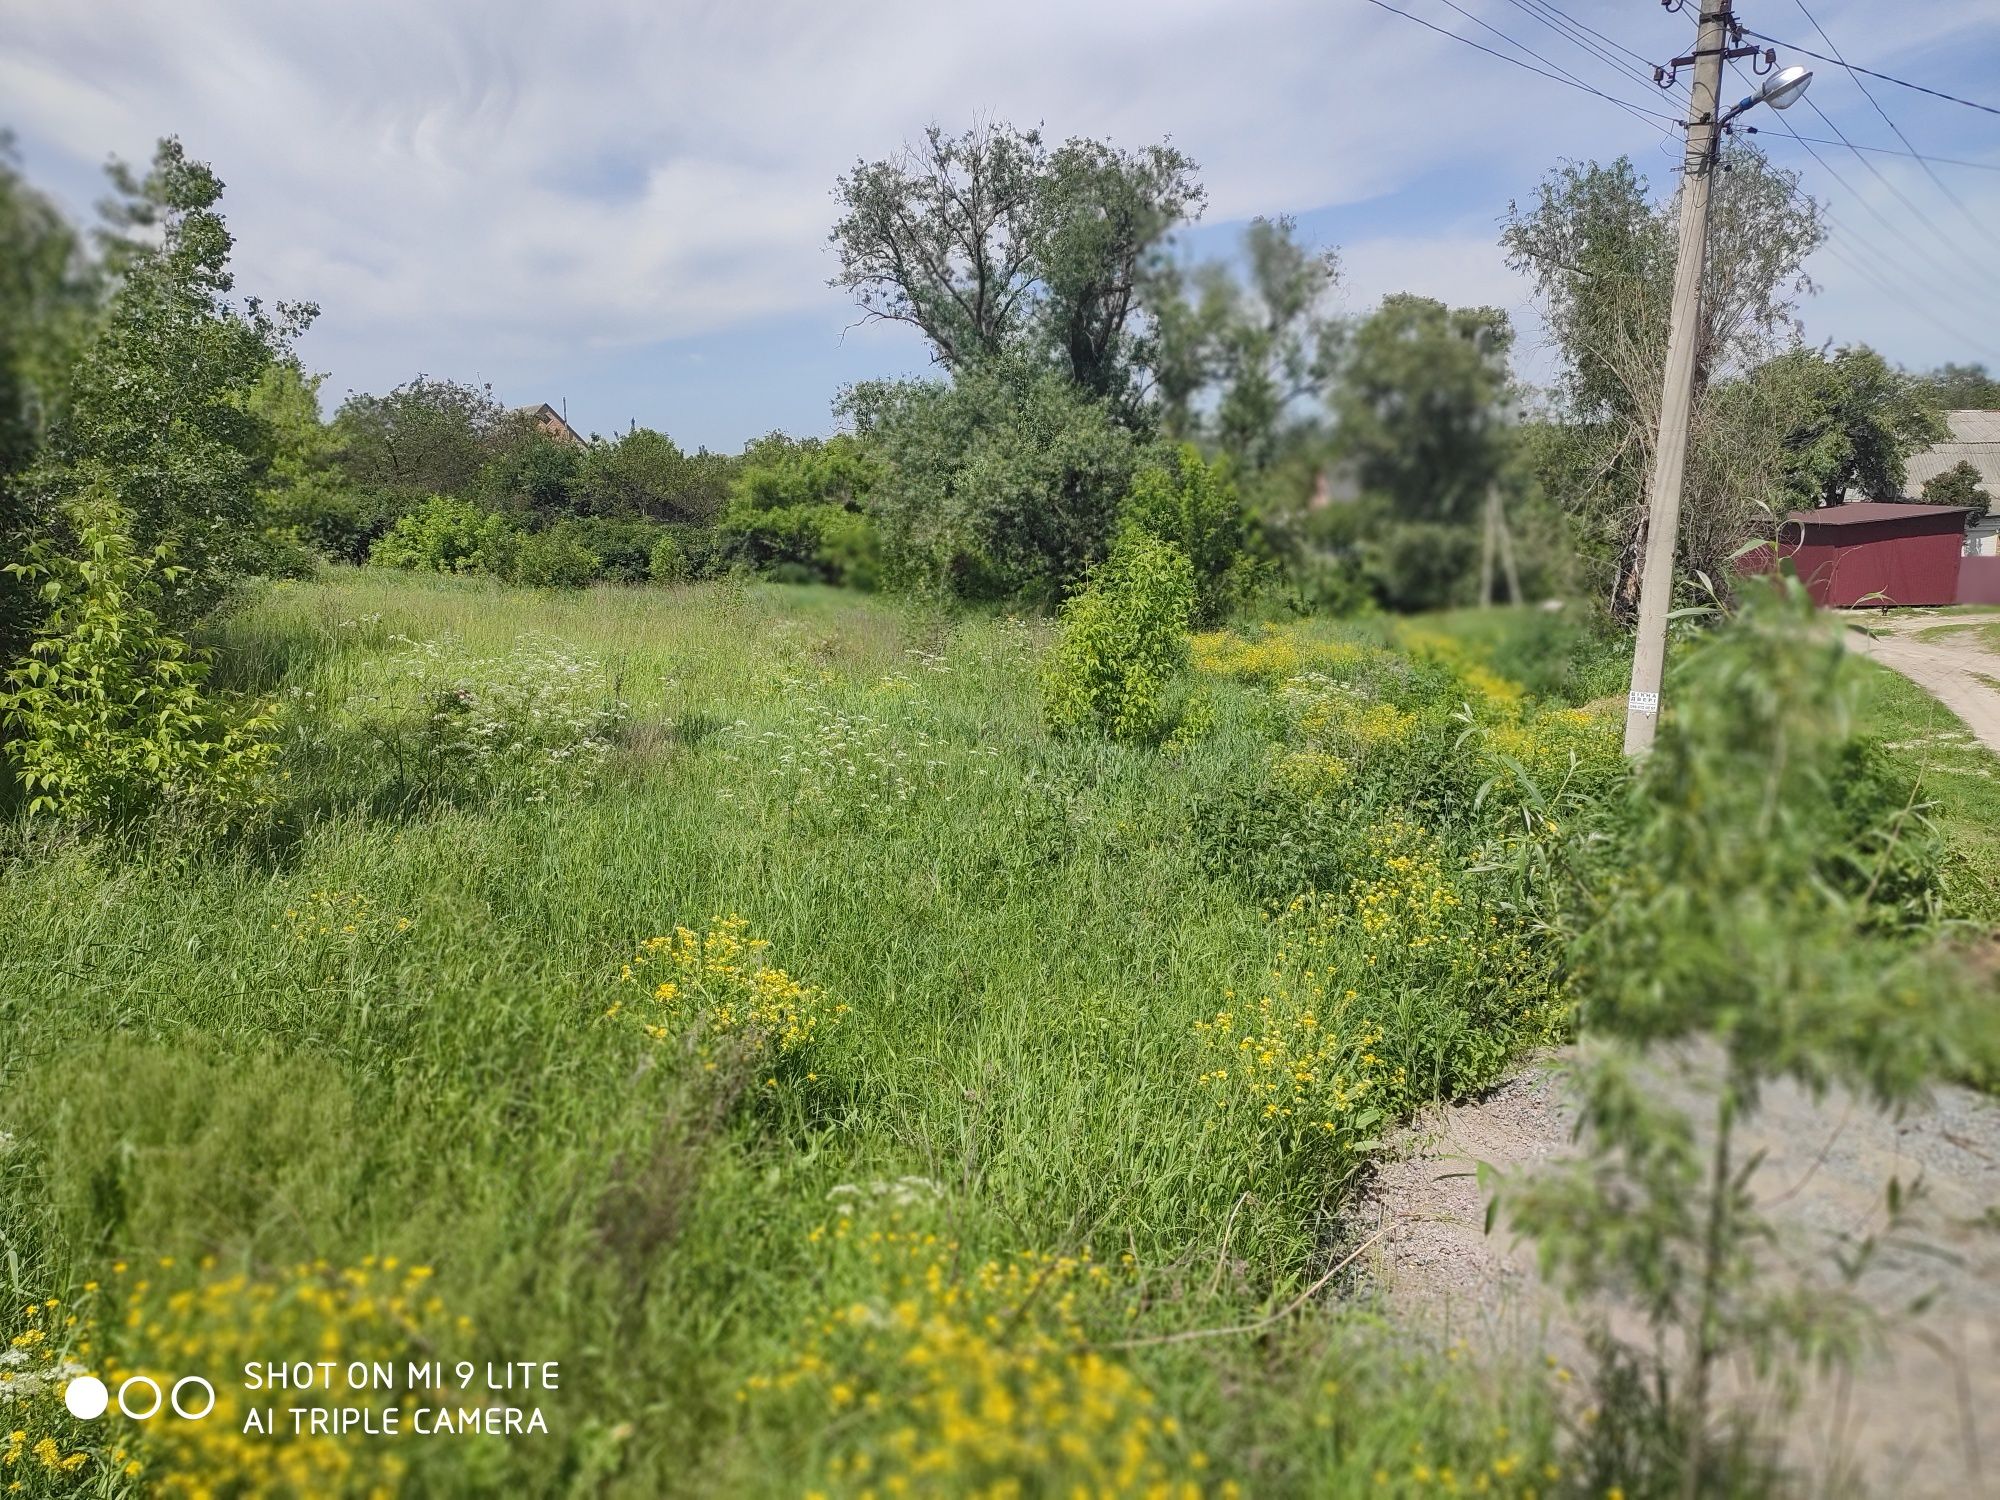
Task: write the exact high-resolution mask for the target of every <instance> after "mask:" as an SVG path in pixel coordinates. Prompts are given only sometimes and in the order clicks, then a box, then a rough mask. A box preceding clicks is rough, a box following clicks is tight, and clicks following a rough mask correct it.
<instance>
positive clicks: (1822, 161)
mask: <svg viewBox="0 0 2000 1500" xmlns="http://www.w3.org/2000/svg"><path fill="white" fill-rule="evenodd" d="M1730 67H1731V68H1732V69H1733V70H1734V71H1735V73H1736V74H1737V76H1738V77H1742V76H1743V70H1742V68H1740V67H1738V66H1737V65H1736V64H1734V63H1731V64H1730ZM1745 81H1746V82H1748V81H1749V80H1748V79H1745ZM1778 123H1779V125H1780V126H1781V127H1782V128H1783V129H1784V131H1785V133H1786V134H1787V135H1788V136H1790V137H1791V138H1792V139H1793V140H1795V141H1797V142H1798V143H1799V144H1800V145H1802V146H1804V147H1805V148H1806V153H1807V155H1809V156H1811V157H1812V159H1813V160H1814V161H1816V162H1818V163H1819V165H1820V167H1821V169H1822V170H1824V171H1825V172H1826V174H1827V175H1828V176H1829V177H1831V178H1832V179H1833V180H1834V181H1835V182H1836V183H1838V184H1839V185H1840V187H1841V188H1842V189H1843V190H1844V191H1845V192H1846V193H1847V194H1848V195H1849V197H1850V198H1852V199H1853V200H1854V201H1855V202H1857V203H1859V204H1860V205H1861V206H1862V207H1863V208H1864V209H1866V210H1867V211H1868V212H1869V214H1871V215H1872V216H1873V217H1874V219H1875V221H1876V222H1877V223H1879V224H1880V225H1881V226H1882V227H1883V228H1884V229H1886V230H1888V231H1889V234H1890V235H1891V237H1892V238H1895V239H1897V240H1899V241H1901V242H1902V243H1904V244H1905V245H1907V246H1908V247H1909V248H1910V249H1912V250H1914V251H1915V252H1917V253H1918V254H1919V255H1923V256H1925V257H1927V258H1928V259H1929V261H1930V264H1931V266H1932V267H1933V268H1935V270H1936V271H1937V272H1938V273H1939V274H1941V275H1942V276H1943V277H1944V281H1943V282H1942V283H1937V284H1933V283H1930V282H1915V281H1914V278H1913V277H1912V276H1911V274H1910V273H1911V271H1912V270H1913V269H1915V268H1914V267H1913V266H1912V265H1911V263H1910V261H1909V260H1908V259H1903V260H1898V259H1897V258H1896V257H1895V256H1892V255H1890V254H1888V253H1886V252H1884V251H1883V250H1882V249H1881V248H1880V247H1879V246H1877V245H1875V244H1874V243H1873V242H1871V241H1869V240H1866V239H1864V238H1862V236H1860V235H1859V234H1857V233H1855V232H1854V230H1853V229H1852V228H1850V229H1848V230H1847V231H1845V233H1846V237H1847V238H1848V239H1849V240H1850V241H1852V242H1853V244H1854V246H1855V248H1857V249H1859V250H1862V251H1865V252H1867V253H1868V254H1869V255H1871V256H1873V257H1875V258H1876V259H1877V260H1878V261H1879V262H1881V263H1882V265H1883V266H1885V267H1888V268H1890V269H1889V274H1890V275H1891V276H1892V277H1895V278H1898V279H1899V280H1900V281H1901V283H1902V285H1903V287H1904V288H1905V290H1904V291H1903V292H1901V293H1898V292H1896V291H1895V290H1893V289H1892V288H1891V287H1890V286H1889V285H1888V284H1887V283H1886V282H1885V281H1883V279H1882V278H1880V277H1878V276H1873V275H1870V276H1869V279H1870V280H1871V281H1873V282H1874V283H1875V285H1876V286H1877V287H1878V288H1880V289H1881V290H1883V291H1884V292H1887V293H1888V294H1889V295H1890V296H1891V297H1892V298H1893V299H1894V300H1897V301H1899V302H1901V303H1902V304H1903V305H1904V306H1905V307H1908V308H1910V309H1911V310H1912V311H1914V312H1916V314H1917V315H1918V316H1919V317H1921V318H1923V319H1924V320H1925V321H1926V322H1929V323H1932V324H1935V325H1937V326H1939V327H1941V328H1942V327H1945V326H1946V325H1945V324H1944V323H1943V322H1942V321H1941V320H1940V319H1938V318H1937V317H1936V316H1935V315H1934V314H1933V313H1932V312H1931V311H1930V310H1929V309H1928V308H1926V307H1923V306H1921V305H1920V304H1918V303H1916V302H1914V301H1912V300H1911V299H1910V297H1909V295H1908V289H1909V288H1910V287H1911V286H1912V285H1913V284H1914V285H1918V286H1921V287H1922V288H1923V289H1924V290H1925V291H1927V292H1928V293H1929V294H1930V295H1931V296H1932V297H1934V298H1936V299H1937V301H1938V302H1939V303H1940V304H1941V305H1945V306H1957V305H1958V303H1959V302H1960V300H1961V298H1960V296H1959V294H1958V292H1957V291H1956V290H1955V289H1954V287H1953V281H1954V273H1953V272H1952V271H1951V270H1950V269H1949V268H1948V267H1946V266H1945V264H1944V262H1943V261H1941V260H1939V259H1938V258H1937V255H1936V253H1935V252H1934V251H1933V250H1932V249H1931V247H1930V246H1929V245H1927V244H1925V243H1924V242H1923V241H1922V240H1919V239H1917V238H1915V237H1914V236H1912V235H1911V234H1910V233H1909V231H1908V230H1907V229H1905V228H1903V227H1901V226H1899V225H1898V224H1897V223H1896V222H1895V221H1894V220H1892V219H1891V218H1889V216H1888V215H1886V214H1884V213H1883V212H1882V210H1881V209H1879V208H1877V207H1876V206H1875V204H1874V203H1873V202H1872V201H1870V200H1869V199H1868V198H1866V197H1864V196H1863V195H1862V194H1860V193H1859V192H1856V191H1855V189H1854V185H1853V184H1852V183H1850V182H1849V181H1848V180H1847V179H1846V178H1845V177H1843V176H1841V175H1840V173H1839V171H1837V170H1836V169H1835V167H1834V165H1833V163H1831V162H1829V161H1828V160H1827V159H1826V158H1825V157H1823V156H1821V155H1820V154H1819V152H1818V151H1816V150H1814V149H1813V148H1814V146H1816V145H1826V146H1830V145H1833V144H1835V143H1834V142H1832V141H1816V140H1814V139H1813V138H1811V137H1808V136H1802V135H1800V134H1799V133H1798V132H1797V131H1796V130H1794V129H1793V128H1792V125H1791V122H1790V121H1789V120H1787V119H1785V118H1784V117H1783V116H1782V115H1780V116H1778ZM1752 128H1753V129H1754V127H1752ZM1779 180H1780V181H1781V182H1784V183H1785V187H1786V190H1787V191H1788V192H1789V193H1790V194H1791V195H1792V196H1793V197H1794V198H1798V197H1799V196H1800V194H1799V191H1798V188H1797V186H1796V185H1795V184H1794V183H1792V182H1790V181H1788V180H1786V179H1785V178H1783V177H1781V178H1780V179H1779ZM1808 201H1810V200H1808ZM1829 243H1830V242H1829ZM1840 258H1841V259H1845V257H1840ZM1850 263H1851V262H1850ZM1864 274H1866V273H1864ZM1939 286H1943V287H1944V288H1945V289H1944V290H1939ZM1953 333H1954V336H1955V337H1957V338H1960V339H1965V337H1966V336H1965V333H1964V331H1963V330H1962V329H1959V330H1953ZM1967 341H1968V342H1972V343H1977V342H1978V341H1977V340H1967ZM1980 347H1981V348H1982V349H1983V348H1984V347H1985V346H1984V345H1980Z"/></svg>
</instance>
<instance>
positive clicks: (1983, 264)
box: [1806, 95, 2000, 286]
mask: <svg viewBox="0 0 2000 1500" xmlns="http://www.w3.org/2000/svg"><path fill="white" fill-rule="evenodd" d="M1806 107H1807V108H1808V109H1810V110H1811V111H1812V112H1813V113H1814V114H1816V115H1818V116H1819V118H1820V120H1821V122H1822V123H1823V124H1825V125H1826V127H1827V128H1828V129H1830V130H1831V131H1832V132H1833V133H1834V135H1835V136H1837V137H1838V138H1839V141H1840V144H1841V145H1843V146H1845V147H1846V148H1847V149H1848V150H1849V151H1851V152H1853V153H1854V159H1855V160H1856V161H1858V162H1860V163H1861V165H1862V166H1864V167H1866V168H1867V169H1868V174H1869V175H1870V176H1871V177H1873V178H1874V179H1875V180H1876V181H1877V182H1879V183H1881V184H1882V186H1883V187H1885V188H1887V189H1888V190H1889V192H1890V193H1891V194H1892V195H1893V196H1894V197H1895V199H1896V201H1897V202H1898V203H1900V204H1902V205H1903V207H1904V208H1905V209H1907V210H1909V212H1910V215H1911V217H1913V218H1914V219H1915V220H1916V221H1917V222H1918V223H1919V224H1921V225H1922V226H1923V227H1924V228H1925V229H1927V230H1929V231H1930V233H1931V234H1932V236H1933V237H1934V238H1935V239H1936V240H1937V242H1938V243H1939V244H1941V245H1943V246H1944V247H1945V248H1946V249H1948V250H1950V251H1952V252H1953V253H1954V254H1955V255H1957V256H1958V257H1959V258H1960V259H1961V260H1963V261H1964V262H1965V264H1966V265H1967V266H1969V267H1970V268H1971V270H1972V274H1973V275H1974V276H1975V277H1994V285H1995V286H2000V276H1996V275H1995V272H1994V270H1993V267H1992V265H1991V264H1989V263H1988V262H1987V261H1985V260H1982V259H1981V258H1980V257H1978V256H1976V255H1974V254H1973V253H1972V252H1971V251H1970V250H1967V249H1966V248H1965V246H1964V245H1962V244H1960V243H1959V242H1958V241H1957V240H1956V239H1954V238H1953V237H1952V236H1950V235H1948V234H1946V233H1945V232H1944V230H1943V229H1941V228H1939V227H1938V225H1937V222H1936V221H1935V220H1933V219H1932V218H1931V216H1930V215H1929V214H1927V213H1925V212H1924V211H1923V209H1921V208H1919V207H1918V206H1917V205H1916V204H1915V203H1914V202H1912V201H1911V199H1910V195H1909V194H1908V193H1905V192H1904V191H1903V190H1902V189H1901V188H1899V187H1898V186H1896V184H1895V183H1894V182H1893V181H1891V180H1890V178H1889V176H1888V174H1887V173H1885V172H1884V171H1883V170H1882V169H1881V168H1880V167H1878V166H1876V165H1875V163H1874V162H1872V161H1870V160H1869V159H1868V158H1867V157H1866V156H1864V155H1862V154H1861V149H1860V148H1859V147H1858V146H1856V145H1855V144H1854V142H1853V141H1852V140H1850V139H1848V135H1847V132H1846V131H1844V130H1842V129H1841V128H1840V125H1839V124H1838V122H1836V121H1835V120H1834V118H1833V116H1832V115H1830V114H1828V113H1827V112H1826V111H1825V110H1823V109H1821V108H1820V107H1819V105H1818V103H1817V102H1815V101H1814V99H1813V98H1812V96H1811V95H1807V96H1806ZM1878 154H1883V155H1901V154H1902V153H1900V152H1891V151H1888V150H1887V149H1886V148H1884V149H1883V150H1882V151H1881V152H1879V153H1878Z"/></svg>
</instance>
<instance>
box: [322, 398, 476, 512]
mask: <svg viewBox="0 0 2000 1500" xmlns="http://www.w3.org/2000/svg"><path fill="white" fill-rule="evenodd" d="M509 416H510V414H509V413H508V411H507V409H506V408H505V407H503V406H502V405H501V404H500V403H499V402H498V401H496V400H494V399H493V388H492V387H491V386H472V385H461V384H459V383H457V382H456V381H450V380H432V379H430V378H429V377H428V376H424V375H419V376H417V378H416V379H414V380H412V381H410V382H408V383H407V384H404V385H399V386H397V387H396V388H395V389H394V390H392V391H390V392H389V393H388V394H387V395H384V396H371V395H367V394H359V395H356V394H349V396H348V398H347V399H346V400H345V401H343V402H341V404H340V410H339V411H338V412H336V413H335V414H334V428H335V430H336V431H337V432H338V434H339V436H340V441H341V466H342V467H343V468H344V469H345V470H346V471H347V474H348V477H349V478H351V479H352V480H353V481H354V482H355V483H357V484H362V485H368V486H371V487H375V488H381V489H387V490H395V491H399V492H402V493H406V494H409V495H462V494H465V493H467V492H468V491H470V490H471V489H472V487H473V485H474V483H475V482H476V481H477V480H478V478H479V471H480V470H481V469H483V468H485V467H486V463H487V460H489V459H490V458H492V457H493V456H494V455H495V454H496V453H497V452H499V450H500V448H501V447H502V445H503V444H504V443H505V441H506V440H507V438H508V437H509V436H510V435H511V434H512V432H513V430H514V427H513V424H510V421H509Z"/></svg>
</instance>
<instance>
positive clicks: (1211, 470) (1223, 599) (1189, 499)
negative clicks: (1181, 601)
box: [1124, 443, 1255, 625]
mask: <svg viewBox="0 0 2000 1500" xmlns="http://www.w3.org/2000/svg"><path fill="white" fill-rule="evenodd" d="M1124 518H1125V520H1127V521H1128V522H1130V523H1131V524H1133V525H1135V526H1137V527H1138V528H1139V529H1140V530H1142V531H1146V532H1149V533H1151V534H1152V535H1153V536H1156V537H1158V538H1160V540H1161V541H1165V542H1172V543H1173V544H1174V545H1175V546H1177V547H1179V548H1180V549H1181V551H1182V552H1184V553H1186V554H1187V557H1188V561H1189V562H1190V563H1192V564H1193V565H1194V583H1195V611H1194V612H1195V621H1196V623H1197V624H1201V625H1212V624H1214V623H1216V622H1217V621H1218V620H1220V619H1222V618H1223V616H1225V615H1227V614H1228V613H1229V612H1230V610H1231V609H1233V608H1234V607H1235V606H1236V605H1237V604H1238V603H1239V602H1240V601H1241V600H1242V599H1243V598H1244V596H1245V595H1246V594H1247V593H1248V592H1249V589H1250V586H1251V583H1252V581H1253V575H1254V571H1255V570H1254V567H1253V565H1252V563H1251V560H1250V558H1248V557H1247V556H1246V555H1245V553H1244V522H1243V501H1242V499H1241V497H1240V496H1239V495H1238V494H1237V492H1236V481H1235V478H1234V477H1233V475H1232V473H1231V468H1230V463H1229V460H1228V459H1226V458H1223V459H1218V460H1217V461H1216V462H1215V463H1214V464H1212V465H1211V464H1207V463H1204V462H1202V457H1201V452H1200V450H1199V449H1197V448H1196V447H1195V446H1194V444H1192V443H1182V444H1180V445H1179V446H1178V447H1175V448H1170V449H1168V450H1167V451H1166V453H1165V456H1164V459H1163V461H1162V462H1160V463H1157V464H1154V465H1152V466H1150V467H1148V468H1144V469H1141V470H1140V471H1139V473H1138V475H1137V477H1135V478H1134V479H1133V481H1132V493H1131V495H1130V496H1128V497H1127V499H1126V501H1125V513H1124Z"/></svg>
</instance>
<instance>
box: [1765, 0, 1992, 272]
mask: <svg viewBox="0 0 2000 1500" xmlns="http://www.w3.org/2000/svg"><path fill="white" fill-rule="evenodd" d="M1793 3H1794V4H1795V5H1797V6H1798V8H1799V14H1800V15H1802V16H1804V17H1805V18H1806V19H1807V20H1808V21H1810V22H1812V26H1813V30H1814V31H1817V32H1818V33H1819V34H1820V40H1822V41H1823V42H1825V43H1826V44H1827V46H1829V47H1831V48H1833V56H1834V60H1835V61H1836V62H1838V63H1839V64H1840V66H1841V67H1843V68H1847V75H1848V77H1850V78H1852V79H1853V80H1854V86H1855V87H1856V88H1858V89H1860V90H1861V97H1862V98H1864V99H1866V100H1867V101H1868V102H1869V103H1870V104H1872V105H1874V106H1875V113H1876V114H1878V115H1880V116H1881V117H1882V121H1883V123H1884V124H1886V125H1887V126H1888V127H1889V128H1890V129H1891V130H1893V131H1894V132H1895V133H1896V139H1897V140H1899V141H1901V142H1902V143H1903V145H1904V146H1905V147H1906V148H1907V149H1908V150H1909V151H1910V153H1911V154H1912V155H1915V154H1916V150H1917V148H1916V145H1915V144H1914V143H1913V142H1912V141H1911V140H1910V138H1909V137H1908V136H1906V135H1904V134H1903V127H1902V126H1900V125H1898V124H1897V123H1896V122H1895V121H1894V120H1893V119H1891V118H1890V117H1889V111H1888V110H1886V109H1884V108H1883V107H1882V101H1881V100H1879V99H1877V98H1876V97H1875V96H1874V95H1873V94H1872V93H1870V92H1869V91H1868V85H1867V84H1865V83H1863V82H1862V81H1861V75H1860V74H1858V73H1856V72H1855V71H1854V69H1852V68H1848V67H1847V59H1846V58H1844V57H1842V56H1841V55H1840V48H1839V47H1838V46H1837V45H1836V44H1835V43H1834V40H1833V38H1832V37H1830V36H1828V35H1827V33H1826V28H1825V27H1824V26H1822V25H1820V24H1819V18H1818V17H1817V16H1815V15H1814V14H1813V13H1812V12H1811V11H1809V10H1807V9H1806V3H1805V0H1793ZM1836 133H1838V132H1836ZM1917 160H1918V161H1919V162H1920V163H1921V164H1922V166H1923V169H1924V175H1925V176H1926V177H1928V178H1930V180H1931V181H1932V182H1933V183H1934V184H1936V186H1937V190H1938V191H1939V192H1940V193H1943V194H1944V195H1945V197H1947V198H1949V199H1950V200H1951V201H1952V204H1953V206H1954V207H1956V208H1957V209H1958V211H1959V212H1960V213H1961V214H1963V215H1964V216H1965V222H1966V223H1968V224H1970V225H1971V226H1972V229H1973V232H1974V233H1975V234H1978V235H1981V236H1984V237H1986V238H1991V231H1990V230H1988V229H1987V228H1986V226H1985V225H1984V224H1981V223H1980V222H1979V220H1977V219H1976V218H1974V217H1973V215H1972V210H1971V209H1969V208H1967V207H1966V206H1965V201H1964V200H1963V199H1962V198H1960V197H1959V196H1958V194H1956V193H1954V192H1953V191H1952V190H1951V189H1950V188H1949V187H1948V186H1946V185H1945V180H1944V179H1943V178H1942V177H1940V176H1938V174H1937V171H1936V169H1935V168H1933V167H1932V166H1931V164H1930V163H1929V162H1927V161H1924V159H1923V158H1922V157H1921V156H1918V157H1917Z"/></svg>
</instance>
